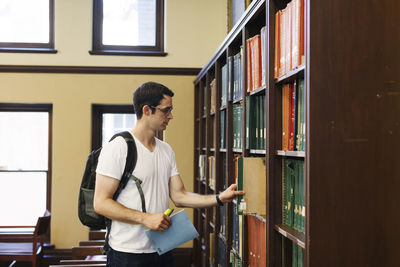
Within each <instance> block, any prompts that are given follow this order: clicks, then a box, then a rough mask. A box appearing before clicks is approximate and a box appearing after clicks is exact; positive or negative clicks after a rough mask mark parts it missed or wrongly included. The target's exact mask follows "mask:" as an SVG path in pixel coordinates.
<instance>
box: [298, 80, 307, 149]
mask: <svg viewBox="0 0 400 267" xmlns="http://www.w3.org/2000/svg"><path fill="white" fill-rule="evenodd" d="M298 86H299V88H298V90H299V100H300V105H299V106H300V107H299V108H300V111H299V114H300V127H299V129H298V132H299V136H300V150H301V151H304V149H305V132H306V125H305V118H304V109H305V106H304V79H300V80H299V81H298Z"/></svg>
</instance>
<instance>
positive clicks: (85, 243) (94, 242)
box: [79, 240, 105, 246]
mask: <svg viewBox="0 0 400 267" xmlns="http://www.w3.org/2000/svg"><path fill="white" fill-rule="evenodd" d="M104 242H105V241H104V240H83V241H79V246H104Z"/></svg>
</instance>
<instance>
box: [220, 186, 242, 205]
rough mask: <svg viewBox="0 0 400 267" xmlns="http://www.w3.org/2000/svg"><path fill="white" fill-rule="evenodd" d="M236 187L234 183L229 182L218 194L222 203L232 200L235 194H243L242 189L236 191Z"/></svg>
mask: <svg viewBox="0 0 400 267" xmlns="http://www.w3.org/2000/svg"><path fill="white" fill-rule="evenodd" d="M236 188H237V185H236V184H231V185H230V186H229V187H228V188H227V189H225V191H224V192H222V193H220V194H219V199H221V201H222V202H224V203H228V202H231V201H232V200H234V199H235V198H236V196H242V195H244V191H236Z"/></svg>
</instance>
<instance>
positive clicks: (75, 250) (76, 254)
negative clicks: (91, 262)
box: [72, 246, 103, 260]
mask: <svg viewBox="0 0 400 267" xmlns="http://www.w3.org/2000/svg"><path fill="white" fill-rule="evenodd" d="M101 254H103V246H76V247H72V259H73V260H84V259H85V258H86V257H87V256H90V255H101Z"/></svg>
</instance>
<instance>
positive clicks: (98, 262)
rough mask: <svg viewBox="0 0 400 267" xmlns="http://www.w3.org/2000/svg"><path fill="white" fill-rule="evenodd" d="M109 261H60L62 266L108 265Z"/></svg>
mask: <svg viewBox="0 0 400 267" xmlns="http://www.w3.org/2000/svg"><path fill="white" fill-rule="evenodd" d="M106 263H107V260H98V261H97V260H60V265H78V264H106Z"/></svg>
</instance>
